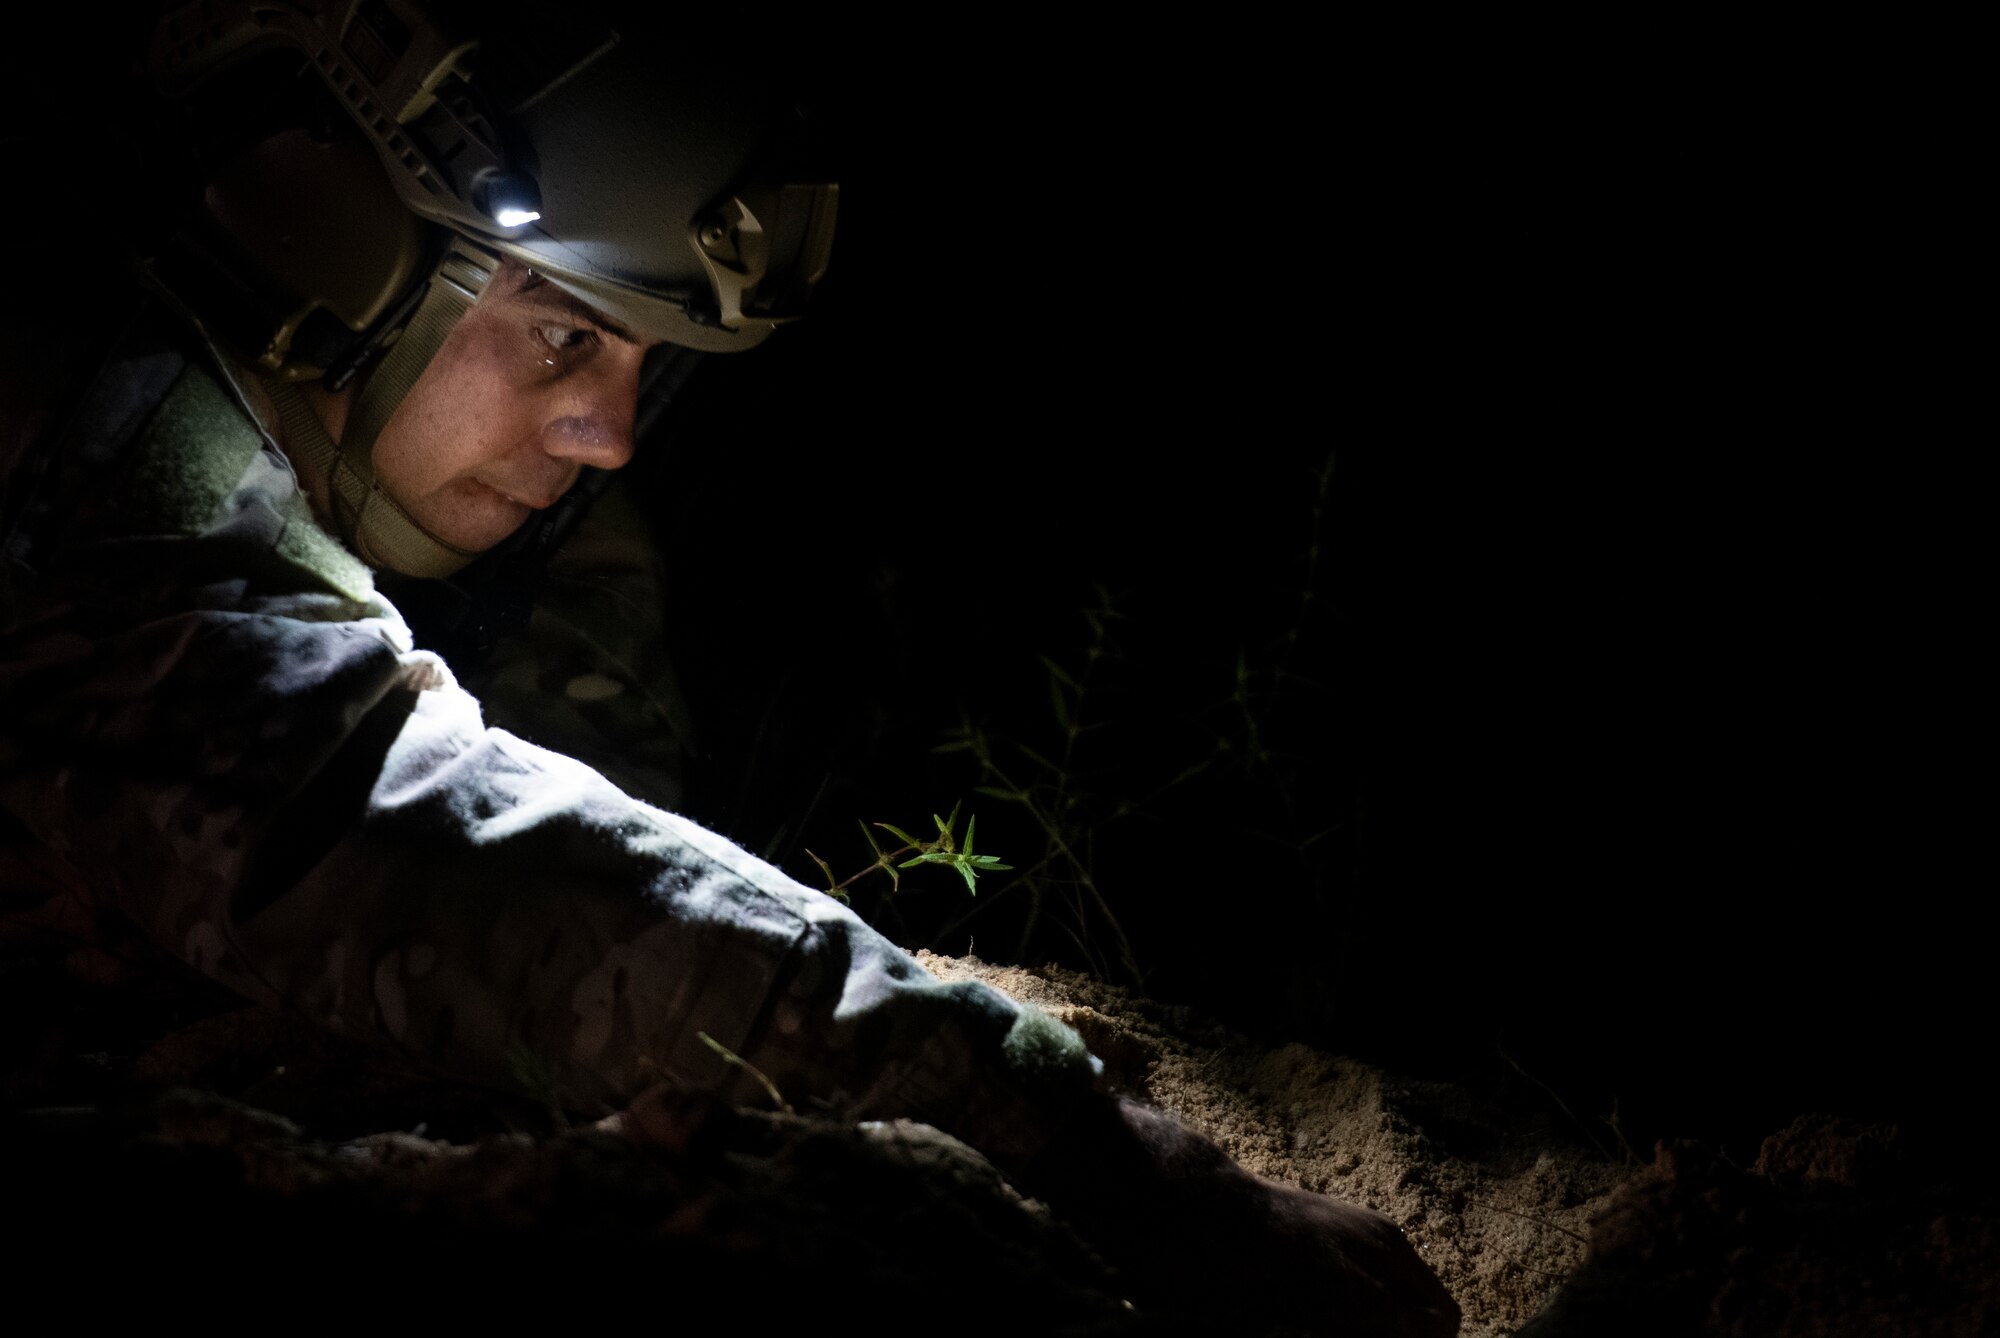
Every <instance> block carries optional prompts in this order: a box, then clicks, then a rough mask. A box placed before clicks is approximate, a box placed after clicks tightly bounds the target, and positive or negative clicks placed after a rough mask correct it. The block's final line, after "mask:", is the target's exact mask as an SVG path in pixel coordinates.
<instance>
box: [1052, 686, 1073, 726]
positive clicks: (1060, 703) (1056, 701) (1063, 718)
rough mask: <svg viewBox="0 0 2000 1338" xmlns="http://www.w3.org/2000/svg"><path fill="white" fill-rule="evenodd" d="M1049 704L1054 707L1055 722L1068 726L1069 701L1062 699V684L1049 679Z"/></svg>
mask: <svg viewBox="0 0 2000 1338" xmlns="http://www.w3.org/2000/svg"><path fill="white" fill-rule="evenodd" d="M1049 705H1050V706H1051V707H1053V708H1054V709H1055V713H1056V724H1058V725H1060V726H1062V727H1063V728H1064V729H1068V728H1069V703H1068V702H1067V701H1065V700H1064V699H1063V690H1062V684H1060V683H1058V682H1056V680H1055V679H1054V678H1053V677H1051V678H1050V679H1049Z"/></svg>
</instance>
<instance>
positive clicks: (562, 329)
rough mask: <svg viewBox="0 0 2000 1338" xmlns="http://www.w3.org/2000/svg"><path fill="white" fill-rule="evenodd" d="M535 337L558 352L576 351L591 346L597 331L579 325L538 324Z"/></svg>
mask: <svg viewBox="0 0 2000 1338" xmlns="http://www.w3.org/2000/svg"><path fill="white" fill-rule="evenodd" d="M535 337H536V338H537V339H539V340H541V341H542V342H543V343H544V344H546V345H548V346H549V347H550V348H551V349H553V350H555V351H556V352H557V353H574V352H576V351H577V350H578V349H582V348H587V347H589V345H590V344H591V343H592V342H593V341H594V340H595V339H596V338H597V331H595V330H593V329H590V328H589V327H588V326H579V325H537V326H536V327H535Z"/></svg>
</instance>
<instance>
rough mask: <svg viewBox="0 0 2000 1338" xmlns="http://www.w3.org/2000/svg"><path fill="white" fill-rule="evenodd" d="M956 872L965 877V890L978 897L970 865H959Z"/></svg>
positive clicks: (977, 886) (977, 889)
mask: <svg viewBox="0 0 2000 1338" xmlns="http://www.w3.org/2000/svg"><path fill="white" fill-rule="evenodd" d="M958 871H959V872H960V873H962V874H964V875H965V890H966V891H967V892H968V893H970V894H971V895H973V896H975V897H976V896H978V895H979V885H978V884H977V883H975V882H973V873H972V866H971V865H970V864H960V865H959V866H958Z"/></svg>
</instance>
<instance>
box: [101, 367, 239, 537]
mask: <svg viewBox="0 0 2000 1338" xmlns="http://www.w3.org/2000/svg"><path fill="white" fill-rule="evenodd" d="M262 447H263V441H262V439H261V438H260V437H259V436H258V435H257V432H256V430H255V429H254V428H252V427H251V426H250V424H248V423H246V422H245V421H243V414H242V412H241V411H240V410H239V409H238V408H237V407H236V406H235V405H234V404H233V403H231V402H230V400H229V398H228V396H226V395H224V394H223V393H222V389H221V387H219V386H217V385H216V384H215V382H213V381H211V380H209V379H208V377H206V376H204V375H203V374H202V373H200V372H199V371H197V370H195V368H193V367H192V366H190V367H189V368H188V369H187V371H186V372H184V373H183V374H182V375H181V379H180V380H178V381H176V382H175V383H174V388H173V389H172V390H171V391H169V392H168V393H167V398H166V399H165V400H164V401H163V402H162V403H161V405H160V407H159V409H158V411H157V412H155V413H154V415H153V419H152V421H151V422H150V423H148V424H147V425H146V435H145V438H144V439H143V440H142V441H141V443H140V446H139V455H138V458H137V459H136V460H135V461H134V462H133V465H132V472H131V473H130V474H128V475H127V476H126V479H125V487H124V494H125V496H124V498H123V499H122V500H123V501H124V502H125V503H126V504H127V506H128V507H129V508H130V510H131V511H132V512H134V513H136V514H137V515H141V516H144V517H146V518H147V519H149V520H152V521H155V522H157V523H158V524H159V525H161V526H162V527H163V528H165V529H168V530H170V531H172V532H174V533H177V534H200V533H202V532H203V531H204V530H206V529H207V528H208V527H209V525H210V524H211V523H212V522H213V521H214V519H215V513H216V512H217V511H218V510H219V509H220V508H221V506H222V503H223V502H224V501H225V500H227V499H228V497H229V495H230V494H231V493H233V492H235V491H236V485H237V484H238V483H240V482H242V480H243V471H244V470H246V469H248V468H249V467H250V462H251V461H252V460H254V459H255V458H256V457H257V452H258V451H259V450H260V449H262Z"/></svg>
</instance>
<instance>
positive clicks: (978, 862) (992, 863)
mask: <svg viewBox="0 0 2000 1338" xmlns="http://www.w3.org/2000/svg"><path fill="white" fill-rule="evenodd" d="M964 806H965V805H964V802H963V801H960V802H959V803H957V804H954V805H952V810H951V816H950V817H949V818H940V817H939V816H938V815H937V814H935V813H933V814H931V821H932V822H934V823H936V824H937V829H938V834H937V838H936V839H935V840H931V841H919V840H918V839H917V838H916V837H914V836H912V835H910V834H909V833H908V832H906V831H904V830H903V829H902V828H901V827H898V826H896V825H895V824H894V823H890V822H878V823H876V824H874V825H875V826H877V827H879V828H881V829H882V830H883V831H885V832H888V833H889V834H890V835H891V836H893V837H895V838H896V839H897V840H899V841H901V842H902V843H903V844H902V845H901V846H900V847H898V848H897V849H895V850H884V849H882V843H881V842H879V841H877V840H876V839H875V834H874V833H873V832H871V831H869V830H868V827H869V824H867V823H865V822H864V823H862V824H861V835H862V837H863V838H864V839H866V840H867V842H868V848H869V849H870V850H873V851H874V852H875V862H874V863H873V864H870V865H869V866H868V867H867V868H865V869H863V870H862V871H861V872H860V873H857V874H854V875H852V876H851V877H848V878H844V879H840V880H838V881H836V880H835V878H834V876H833V869H832V867H831V866H830V865H828V864H827V862H826V861H825V860H823V859H821V858H820V857H819V856H818V855H813V852H812V851H810V850H808V851H806V854H808V855H812V862H813V863H815V864H817V865H819V867H820V872H821V873H824V874H825V875H826V893H827V895H828V896H830V897H838V898H840V899H841V900H842V901H846V900H847V899H848V897H847V888H848V886H849V885H850V884H852V883H854V882H855V881H857V880H859V879H861V878H865V877H867V876H868V875H869V874H871V873H874V872H875V871H876V870H877V869H880V870H881V871H882V872H884V873H886V874H888V875H889V886H890V889H891V891H897V892H900V891H901V890H902V887H903V876H902V873H901V872H900V871H901V870H903V869H913V868H915V867H916V866H917V865H919V864H944V865H948V866H950V867H951V868H954V869H957V870H958V873H959V877H961V878H963V879H965V890H966V891H967V892H969V893H971V894H972V895H973V896H978V895H979V883H978V881H977V880H978V877H979V875H980V874H982V873H998V872H1001V871H1002V870H1008V869H1012V868H1013V867H1014V866H1013V865H1011V864H1002V863H1001V862H1000V857H999V856H998V855H976V854H974V853H973V850H972V843H973V833H974V832H975V831H976V830H977V829H978V827H979V818H978V816H977V815H974V816H973V817H971V818H969V819H967V821H966V824H965V849H963V850H960V849H959V848H958V835H957V830H956V829H957V827H958V811H959V809H961V808H963V807H964ZM912 852H914V853H912ZM905 855H909V856H910V858H908V859H903V856H905ZM899 860H901V863H898V862H897V861H899Z"/></svg>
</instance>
